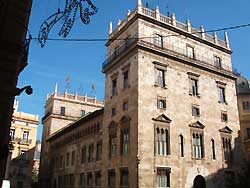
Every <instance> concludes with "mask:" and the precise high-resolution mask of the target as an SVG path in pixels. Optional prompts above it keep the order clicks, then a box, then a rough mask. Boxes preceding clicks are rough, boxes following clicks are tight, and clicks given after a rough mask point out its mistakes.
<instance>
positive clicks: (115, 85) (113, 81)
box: [112, 79, 117, 96]
mask: <svg viewBox="0 0 250 188" xmlns="http://www.w3.org/2000/svg"><path fill="white" fill-rule="evenodd" d="M116 82H117V81H116V79H114V80H112V96H115V95H117V83H116Z"/></svg>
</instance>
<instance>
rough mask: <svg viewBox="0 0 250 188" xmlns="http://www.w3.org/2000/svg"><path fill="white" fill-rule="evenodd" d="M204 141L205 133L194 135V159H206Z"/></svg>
mask: <svg viewBox="0 0 250 188" xmlns="http://www.w3.org/2000/svg"><path fill="white" fill-rule="evenodd" d="M203 147H204V140H203V133H201V132H197V133H193V134H192V158H194V159H202V158H204V148H203Z"/></svg>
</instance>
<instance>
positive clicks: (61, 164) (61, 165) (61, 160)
mask: <svg viewBox="0 0 250 188" xmlns="http://www.w3.org/2000/svg"><path fill="white" fill-rule="evenodd" d="M62 167H63V156H61V157H60V168H62Z"/></svg>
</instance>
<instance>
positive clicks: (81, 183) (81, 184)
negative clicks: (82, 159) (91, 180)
mask: <svg viewBox="0 0 250 188" xmlns="http://www.w3.org/2000/svg"><path fill="white" fill-rule="evenodd" d="M79 187H80V188H86V179H85V173H81V174H80V181H79Z"/></svg>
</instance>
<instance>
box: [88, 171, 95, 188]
mask: <svg viewBox="0 0 250 188" xmlns="http://www.w3.org/2000/svg"><path fill="white" fill-rule="evenodd" d="M93 186H94V181H93V175H92V173H91V172H88V173H87V188H92V187H93Z"/></svg>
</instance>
